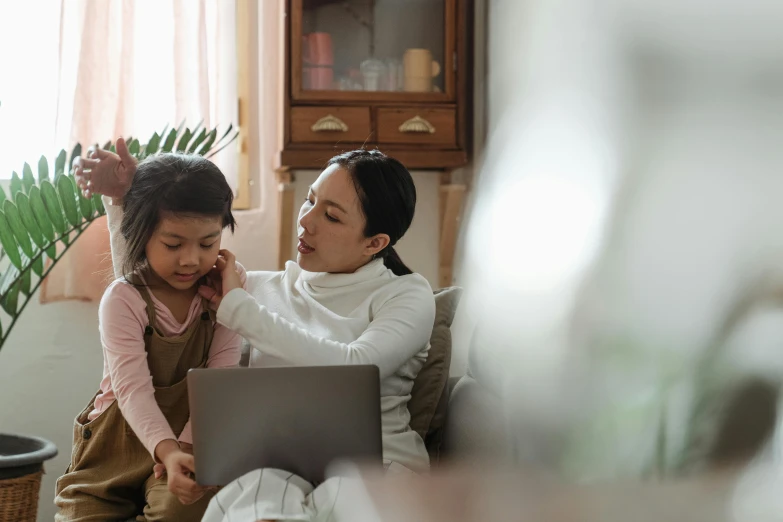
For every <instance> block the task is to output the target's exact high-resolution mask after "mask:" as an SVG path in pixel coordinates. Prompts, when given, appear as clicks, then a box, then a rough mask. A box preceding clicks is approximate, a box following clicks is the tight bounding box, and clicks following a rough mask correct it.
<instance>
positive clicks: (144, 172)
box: [120, 154, 236, 277]
mask: <svg viewBox="0 0 783 522" xmlns="http://www.w3.org/2000/svg"><path fill="white" fill-rule="evenodd" d="M233 200H234V194H233V192H232V191H231V187H229V186H228V182H226V177H225V176H224V175H223V173H222V172H220V169H219V168H217V166H215V164H214V163H212V162H211V161H209V160H207V159H204V158H202V157H201V156H196V155H190V154H158V155H155V156H151V157H149V158H147V159H145V160H144V161H142V162H141V163H139V166H138V167H137V169H136V175H135V176H134V177H133V183H131V186H130V189H129V190H128V193H127V194H125V197H124V199H123V205H122V210H123V212H124V217H123V219H122V224H121V225H120V232H121V233H122V237H124V238H125V241H126V243H127V250H126V251H125V258H124V259H123V261H122V271H123V274H125V276H126V277H127V276H128V275H130V274H132V273H134V272H136V271H137V270H140V269H142V268H144V267H145V266H146V262H147V255H146V247H147V243H148V242H149V240H150V238H151V237H152V234H153V233H154V232H155V229H156V228H157V226H158V223H159V222H160V219H161V213H163V212H170V213H172V214H175V215H182V216H188V215H196V216H204V215H206V216H220V217H221V218H222V222H223V228H225V227H228V228H230V229H231V232H234V227H235V226H236V221H234V216H233V214H232V213H231V203H232V201H233Z"/></svg>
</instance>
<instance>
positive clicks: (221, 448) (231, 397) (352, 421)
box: [188, 366, 383, 486]
mask: <svg viewBox="0 0 783 522" xmlns="http://www.w3.org/2000/svg"><path fill="white" fill-rule="evenodd" d="M188 395H189V399H190V420H191V425H192V428H193V450H194V456H195V461H196V481H197V482H198V483H199V484H201V485H204V486H223V485H225V484H228V483H229V482H231V481H232V480H235V479H237V478H239V477H241V476H242V475H244V474H245V473H247V472H249V471H252V470H254V469H258V468H277V469H281V470H285V471H290V472H293V473H296V474H297V475H299V476H300V477H302V478H304V479H305V480H307V481H309V482H312V483H314V484H318V483H320V482H322V481H323V480H324V479H325V478H326V469H327V466H328V465H329V464H330V463H332V462H334V461H337V460H346V461H354V462H360V463H363V464H369V465H378V466H380V465H382V453H383V450H382V443H381V407H380V397H381V391H380V376H379V374H378V367H377V366H321V367H312V366H305V367H302V366H299V367H284V368H230V369H194V370H190V372H188Z"/></svg>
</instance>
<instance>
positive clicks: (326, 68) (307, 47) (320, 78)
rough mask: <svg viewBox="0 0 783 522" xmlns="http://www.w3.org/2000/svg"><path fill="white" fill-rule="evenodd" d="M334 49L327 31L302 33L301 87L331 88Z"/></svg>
mask: <svg viewBox="0 0 783 522" xmlns="http://www.w3.org/2000/svg"><path fill="white" fill-rule="evenodd" d="M333 64H334V51H333V50H332V36H331V35H330V34H329V33H323V32H321V33H309V34H304V35H302V88H304V89H316V90H324V89H331V88H332V83H333V82H334V71H333V70H332V65H333Z"/></svg>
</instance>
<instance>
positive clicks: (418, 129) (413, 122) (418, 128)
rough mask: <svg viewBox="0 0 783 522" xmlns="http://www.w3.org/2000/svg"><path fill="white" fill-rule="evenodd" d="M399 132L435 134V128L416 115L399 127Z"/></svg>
mask: <svg viewBox="0 0 783 522" xmlns="http://www.w3.org/2000/svg"><path fill="white" fill-rule="evenodd" d="M399 130H400V132H404V133H406V134H435V127H433V126H432V123H430V122H428V121H427V120H425V119H424V118H422V117H421V116H419V115H418V114H417V115H416V116H414V117H413V118H411V119H410V120H408V121H406V122H404V123H403V124H402V125H400V129H399Z"/></svg>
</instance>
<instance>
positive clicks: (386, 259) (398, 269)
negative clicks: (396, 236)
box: [382, 246, 413, 276]
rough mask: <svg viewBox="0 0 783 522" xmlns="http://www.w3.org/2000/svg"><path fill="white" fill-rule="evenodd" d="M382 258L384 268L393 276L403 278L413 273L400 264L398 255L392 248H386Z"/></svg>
mask: <svg viewBox="0 0 783 522" xmlns="http://www.w3.org/2000/svg"><path fill="white" fill-rule="evenodd" d="M382 256H383V264H384V266H385V267H386V268H388V269H389V270H391V271H392V272H393V273H394V275H397V276H404V275H408V274H412V273H413V270H411V269H410V268H408V266H407V265H406V264H405V263H403V262H402V259H400V255H399V254H398V253H397V251H396V250H394V247H392V246H390V247H387V248H386V250H385V251H384V252H383V254H382Z"/></svg>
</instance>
